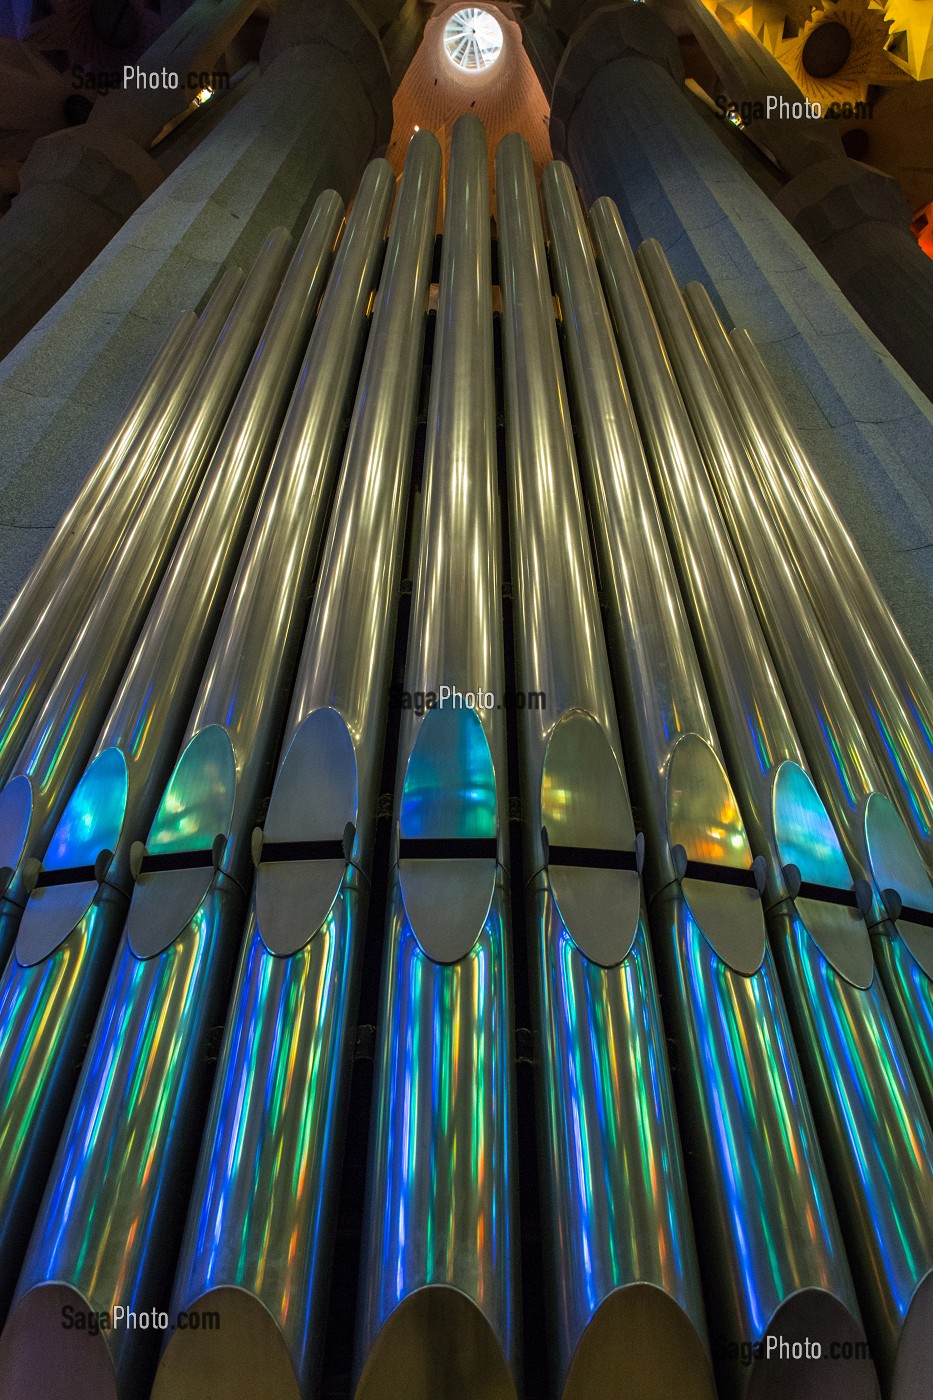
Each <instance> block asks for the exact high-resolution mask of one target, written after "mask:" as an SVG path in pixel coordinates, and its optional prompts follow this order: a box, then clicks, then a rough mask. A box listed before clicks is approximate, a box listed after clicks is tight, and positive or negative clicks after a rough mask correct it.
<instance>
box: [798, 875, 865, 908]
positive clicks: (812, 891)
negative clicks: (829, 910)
mask: <svg viewBox="0 0 933 1400" xmlns="http://www.w3.org/2000/svg"><path fill="white" fill-rule="evenodd" d="M794 898H795V899H818V900H820V901H822V903H823V904H843V905H845V906H846V908H848V909H857V908H858V900H857V899H856V897H855V890H839V889H836V887H835V886H834V885H815V884H812V883H811V882H810V881H809V880H801V882H800V889H799V890H798V891H797V893H796V894H795V895H794Z"/></svg>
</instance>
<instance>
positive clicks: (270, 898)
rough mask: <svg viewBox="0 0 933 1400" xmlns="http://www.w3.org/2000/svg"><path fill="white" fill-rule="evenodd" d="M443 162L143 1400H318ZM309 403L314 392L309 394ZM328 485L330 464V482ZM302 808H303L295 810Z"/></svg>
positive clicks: (323, 427)
mask: <svg viewBox="0 0 933 1400" xmlns="http://www.w3.org/2000/svg"><path fill="white" fill-rule="evenodd" d="M439 176H440V151H439V147H438V144H437V142H436V140H435V139H434V137H433V136H430V135H428V134H427V133H425V134H424V135H421V136H416V137H415V139H414V140H413V142H412V143H411V146H410V148H409V151H408V155H407V159H406V164H405V172H404V175H403V178H402V184H401V189H400V192H399V197H398V205H397V208H396V212H395V215H394V219H393V223H392V229H391V233H390V237H389V245H388V249H387V251H386V257H385V266H384V269H383V272H382V279H381V282H380V285H379V291H378V293H377V295H376V301H375V307H374V311H373V321H372V328H371V330H370V334H369V339H368V343H367V348H366V357H365V360H364V363H363V368H362V372H361V375H360V382H359V388H358V391H357V394H356V402H355V406H354V409H353V416H352V420H351V427H350V433H349V436H348V440H347V446H346V451H345V454H344V461H343V469H342V473H341V477H340V482H339V485H338V488H337V496H336V500H335V504H334V509H333V513H332V518H331V524H330V528H329V531H328V537H327V542H326V545H325V549H324V554H323V560H322V565H321V576H320V584H319V587H318V590H317V593H316V596H315V599H314V605H313V607H312V610H311V616H310V619H309V622H308V628H307V635H306V641H305V646H304V650H303V653H302V657H301V661H300V664H299V667H298V676H297V682H296V686H295V693H294V696H293V699H292V706H291V713H290V716H289V720H288V724H287V726H286V733H285V739H284V743H283V746H282V758H281V761H280V764H279V770H278V774H277V777H276V782H275V786H274V788H273V792H272V798H271V802H270V805H269V811H268V814H267V817H266V820H265V823H264V828H263V830H262V832H261V833H260V832H256V833H254V852H255V855H256V858H257V859H258V860H259V869H258V874H257V879H256V890H255V895H254V900H253V906H252V911H251V915H250V919H249V923H248V925H247V935H246V942H245V945H244V951H243V955H242V958H241V962H240V969H239V974H238V977H237V983H236V989H235V992H234V996H233V1002H232V1006H231V1012H230V1018H229V1030H228V1034H227V1036H226V1038H225V1041H224V1045H223V1049H222V1052H221V1058H220V1065H219V1068H218V1075H217V1081H216V1085H215V1091H214V1096H213V1099H212V1103H211V1110H210V1114H209V1119H208V1127H207V1132H206V1134H205V1138H204V1145H203V1149H202V1153H201V1159H200V1163H199V1169H198V1174H197V1178H196V1182H195V1187H194V1191H193V1195H192V1202H191V1208H190V1211H189V1215H188V1224H187V1229H186V1234H185V1239H184V1243H183V1246H182V1252H181V1260H180V1265H179V1270H178V1275H177V1279H176V1283H175V1294H174V1306H175V1307H177V1308H185V1309H191V1308H193V1307H195V1306H198V1307H205V1308H210V1309H217V1310H219V1313H220V1317H221V1322H222V1328H221V1330H220V1331H218V1332H217V1334H216V1335H215V1336H213V1337H208V1336H204V1335H201V1336H190V1337H189V1336H184V1335H182V1334H181V1333H179V1334H178V1335H177V1336H176V1337H175V1338H174V1339H173V1340H172V1342H171V1343H170V1345H169V1346H168V1347H167V1349H166V1352H165V1355H164V1357H163V1359H162V1362H161V1365H160V1368H159V1372H158V1376H157V1380H156V1387H155V1392H154V1393H155V1395H156V1396H157V1397H161V1396H164V1397H166V1400H176V1397H185V1396H190V1397H192V1400H196V1397H200V1396H201V1395H203V1393H204V1388H205V1386H207V1385H208V1384H213V1385H219V1386H220V1388H221V1389H222V1390H223V1393H224V1395H227V1396H233V1397H241V1396H242V1397H244V1400H246V1397H253V1396H255V1395H256V1394H258V1393H262V1394H263V1395H267V1396H270V1397H278V1396H296V1397H297V1396H298V1395H299V1394H302V1393H304V1394H307V1393H309V1392H310V1391H312V1390H313V1389H314V1387H315V1384H316V1377H317V1372H318V1368H319V1365H320V1360H321V1357H320V1338H321V1333H322V1330H323V1322H324V1310H325V1308H326V1302H327V1290H328V1284H329V1265H330V1260H331V1256H332V1251H333V1248H334V1232H335V1223H336V1222H335V1215H336V1208H337V1198H338V1190H339V1184H340V1165H341V1161H342V1155H343V1134H344V1124H345V1116H346V1108H347V1098H348V1094H349V1087H350V1085H349V1079H350V1068H351V1056H352V1050H351V1035H352V1032H353V1028H354V1025H355V1017H356V1000H357V987H358V981H359V974H360V956H361V951H362V941H363V934H364V928H365V919H366V909H367V899H368V891H369V875H370V869H371V865H372V856H373V843H374V839H375V813H376V807H377V797H378V781H379V777H380V774H381V761H382V745H383V735H384V729H385V716H386V699H385V697H386V694H387V691H388V683H389V674H390V663H391V657H392V652H393V640H394V632H395V617H396V609H397V604H398V592H399V577H400V571H401V562H402V549H403V543H404V538H403V537H404V524H405V519H406V512H407V505H408V495H409V473H410V465H411V450H412V441H413V436H414V429H415V409H416V404H417V393H418V385H419V376H420V367H421V346H422V338H423V334H424V323H425V313H426V309H427V292H428V279H429V274H430V267H431V253H432V247H433V233H434V224H435V218H436V207H437V195H438V184H439ZM393 190H394V179H393V176H392V172H391V170H390V168H389V167H388V166H387V165H386V164H385V163H384V162H382V161H378V162H374V163H373V164H372V165H371V166H369V167H368V169H367V172H366V174H365V175H364V177H363V183H362V185H361V188H360V191H359V192H358V194H357V197H356V200H355V202H354V206H353V213H352V215H351V219H350V223H349V225H348V229H347V238H346V242H345V243H344V245H343V248H342V250H341V257H340V260H339V261H338V265H337V268H336V269H335V273H334V279H333V281H332V283H331V287H330V289H329V292H328V296H327V298H326V299H325V305H324V307H323V308H322V312H321V317H322V320H323V319H326V320H327V322H328V324H329V325H330V328H331V338H330V339H329V341H328V344H329V345H330V347H331V351H332V358H331V357H330V356H329V357H328V359H327V361H324V360H322V361H321V364H320V370H321V373H322V378H328V379H329V380H330V382H329V385H325V384H324V383H321V382H318V383H317V384H315V386H314V389H313V391H312V392H313V398H312V400H311V408H312V413H313V419H312V420H311V421H313V422H314V423H315V424H316V425H317V426H316V429H315V430H316V432H317V433H319V434H320V436H321V439H322V441H323V443H325V444H326V445H327V450H328V452H329V454H330V455H332V456H336V451H337V450H339V445H340V442H339V436H337V434H336V432H335V429H336V428H337V426H338V425H339V421H340V416H341V415H340V413H339V410H338V412H337V413H336V414H335V413H334V403H335V398H336V399H337V400H338V402H339V401H345V399H346V395H347V392H348V389H351V388H352V387H353V383H352V378H351V373H352V370H353V368H355V365H356V359H357V351H358V348H359V337H360V331H361V329H362V328H363V324H364V318H365V314H366V309H367V303H368V301H369V297H370V292H371V289H372V287H373V284H374V282H375V280H376V277H377V275H378V272H379V267H380V262H381V257H382V246H383V234H384V231H385V226H386V222H387V218H388V214H389V210H390V208H391V203H392V193H393ZM309 389H310V384H309ZM335 465H336V462H335ZM309 791H310V792H313V793H314V797H315V800H314V802H313V803H309V802H308V793H309Z"/></svg>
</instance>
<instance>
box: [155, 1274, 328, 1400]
mask: <svg viewBox="0 0 933 1400" xmlns="http://www.w3.org/2000/svg"><path fill="white" fill-rule="evenodd" d="M184 1317H185V1322H186V1325H185V1327H181V1326H180V1325H178V1323H176V1326H175V1330H174V1331H173V1332H172V1335H171V1338H170V1339H169V1341H168V1344H167V1345H166V1347H165V1350H164V1351H163V1353H162V1359H161V1361H160V1362H159V1369H158V1371H157V1372H156V1378H155V1384H154V1385H153V1388H152V1396H151V1400H204V1396H206V1395H222V1396H223V1397H224V1400H256V1396H257V1395H262V1396H267V1397H268V1400H301V1385H300V1384H299V1380H298V1376H297V1374H296V1372H295V1367H294V1365H293V1362H292V1358H291V1355H290V1353H289V1350H288V1346H287V1344H286V1341H285V1338H284V1336H283V1335H282V1329H281V1328H280V1327H279V1325H278V1323H277V1322H276V1320H275V1318H274V1317H273V1316H272V1314H271V1313H270V1312H269V1310H268V1308H267V1307H266V1306H265V1304H264V1303H263V1302H262V1301H261V1300H260V1299H259V1298H258V1297H257V1296H256V1294H255V1293H251V1292H250V1291H249V1290H248V1289H245V1288H236V1287H230V1286H227V1287H223V1288H212V1289H209V1290H208V1291H207V1292H206V1293H202V1294H201V1295H200V1297H198V1298H197V1299H196V1300H195V1301H194V1302H191V1303H188V1304H187V1306H186V1308H185V1311H184ZM195 1320H197V1326H193V1325H192V1324H193V1323H194V1321H195ZM179 1321H180V1319H179Z"/></svg>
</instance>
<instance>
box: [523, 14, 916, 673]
mask: <svg viewBox="0 0 933 1400" xmlns="http://www.w3.org/2000/svg"><path fill="white" fill-rule="evenodd" d="M551 142H552V145H553V148H554V151H555V154H559V155H561V156H562V157H563V158H564V159H566V160H568V161H569V162H570V165H571V167H572V168H573V170H574V173H575V176H576V179H577V182H578V184H579V185H580V186H581V188H582V191H583V195H584V197H585V199H586V201H587V203H591V202H592V201H593V200H595V199H596V198H598V197H599V196H600V195H604V194H605V195H610V196H611V197H612V198H613V199H615V200H616V202H617V204H618V206H619V209H620V212H621V214H622V217H623V219H624V221H625V223H626V226H627V229H628V232H629V236H630V238H631V239H632V241H633V243H634V244H636V245H637V244H638V243H640V242H641V241H642V240H643V239H645V238H648V237H654V238H657V239H658V240H659V241H660V242H661V244H662V245H663V247H664V249H665V251H666V253H667V255H668V258H669V259H670V261H671V264H672V266H673V269H674V272H675V275H676V276H677V278H678V280H679V281H680V282H681V284H683V283H685V282H688V281H691V280H693V279H696V280H698V281H701V282H703V283H704V284H705V285H706V286H707V288H708V289H709V291H710V293H711V295H712V296H713V298H714V300H715V302H716V304H717V306H718V308H719V310H720V312H721V314H722V316H723V318H724V320H725V321H726V322H727V324H728V325H729V326H732V325H735V324H738V325H741V326H745V327H747V328H748V330H749V331H750V333H751V335H752V336H753V337H754V339H755V341H756V342H757V344H758V345H759V348H760V349H761V351H762V353H763V355H764V356H765V358H766V360H767V361H768V364H769V366H770V368H771V370H772V373H773V374H774V375H775V376H776V378H777V380H778V382H779V384H780V386H781V388H782V389H783V391H784V393H785V396H786V397H787V399H788V401H789V404H790V410H791V413H792V415H793V418H794V422H795V425H796V426H797V428H798V429H799V430H800V432H801V434H802V435H803V437H804V439H805V441H806V443H807V446H808V449H809V450H810V451H811V453H812V454H813V458H814V461H815V462H816V464H817V466H818V468H819V469H820V470H821V472H822V475H823V479H824V480H825V482H826V485H827V488H828V489H829V490H830V491H831V493H832V495H833V497H834V499H835V501H836V503H837V505H838V507H839V508H840V510H841V512H842V514H843V516H844V518H845V519H846V522H847V524H848V525H849V527H850V529H851V530H852V532H853V534H854V536H855V537H856V539H857V541H858V543H859V544H860V546H861V547H862V549H863V551H864V553H865V556H866V559H867V561H868V563H869V566H870V567H871V568H872V569H873V570H874V572H875V575H876V577H877V578H878V580H879V583H880V584H881V586H882V588H883V589H884V591H885V593H886V596H887V597H888V600H889V602H890V604H891V607H892V611H893V612H894V615H895V616H896V618H897V620H898V622H899V623H900V625H901V627H902V628H903V630H904V632H905V634H906V635H907V637H908V639H909V641H910V643H911V645H912V646H913V648H914V651H915V654H916V655H917V658H918V661H919V662H920V664H921V665H922V666H926V667H927V668H928V669H930V670H933V609H931V602H933V474H931V472H930V470H929V463H930V461H931V460H933V405H931V404H930V402H929V400H928V399H926V398H924V396H923V395H922V394H921V393H920V392H919V390H918V389H917V388H916V386H915V385H914V383H913V382H912V381H911V380H910V379H908V377H907V375H906V374H905V373H904V372H903V370H902V369H901V368H900V366H899V365H898V364H896V363H895V361H894V360H893V359H892V358H891V356H890V354H889V353H888V352H887V351H886V350H885V349H884V347H883V346H882V345H881V344H880V343H879V341H878V340H877V339H875V338H874V336H873V335H872V334H871V333H870V331H869V330H868V329H867V327H866V326H865V325H864V323H863V322H862V321H861V319H860V318H859V316H858V315H857V314H856V313H855V311H853V309H852V307H851V306H850V305H849V303H848V302H847V301H846V299H845V298H844V297H843V295H842V293H841V292H840V290H839V288H838V287H837V286H836V284H835V283H834V282H833V281H832V279H831V278H830V276H829V275H828V273H827V272H826V271H825V270H824V268H823V267H822V266H821V265H820V263H818V262H817V260H816V258H815V256H814V255H813V253H811V251H810V249H809V248H808V247H807V246H806V244H805V243H804V242H803V239H802V238H801V237H800V236H799V235H798V234H797V233H796V232H795V230H794V229H793V228H792V227H791V226H790V225H789V223H788V222H787V220H786V219H785V218H784V216H783V215H782V214H781V213H780V212H779V211H778V210H777V209H776V208H775V207H774V205H773V204H772V203H771V201H770V200H769V199H768V198H767V196H766V195H765V194H763V192H762V191H761V190H760V189H759V188H758V187H757V185H755V184H754V182H753V181H752V180H751V179H750V178H749V177H748V176H747V175H746V174H745V172H744V171H743V170H742V168H741V166H740V165H739V164H738V162H737V161H735V160H733V159H732V158H731V157H730V155H729V152H728V151H727V150H726V149H725V147H724V146H723V145H722V143H721V142H719V141H718V140H717V139H716V137H715V135H713V134H712V133H711V132H710V131H709V130H708V129H707V127H706V125H705V123H704V122H703V120H702V118H700V117H699V116H698V115H697V113H696V112H695V111H694V110H693V109H692V107H691V105H690V103H689V102H688V101H687V98H686V95H685V92H684V89H683V87H682V68H681V66H680V60H679V55H678V51H677V45H676V41H675V39H674V36H673V35H672V33H671V31H670V30H669V29H667V28H666V26H665V25H664V24H663V22H662V21H661V20H660V19H659V18H658V16H657V15H656V14H654V13H652V11H651V10H649V9H647V8H646V7H645V6H644V5H642V4H633V5H626V6H622V7H618V8H614V9H604V10H600V11H597V12H596V13H595V14H593V15H591V16H590V18H589V19H588V20H585V21H584V22H583V23H582V25H581V26H580V27H579V28H578V29H577V30H576V31H575V33H574V35H573V37H572V39H571V41H570V43H569V44H568V47H567V50H566V52H565V54H564V58H563V60H562V62H561V67H560V69H559V70H558V73H557V77H556V81H555V86H554V96H553V104H552V111H551ZM814 168H818V167H814ZM800 178H801V179H803V178H804V177H803V176H801V177H800ZM789 189H791V186H787V188H786V189H785V196H786V194H787V190H789ZM804 207H806V208H808V209H812V208H813V207H814V206H813V204H812V203H808V202H807V201H806V200H805V199H804V200H802V201H801V208H802V209H803V208H804ZM791 212H792V213H793V212H794V211H793V210H792V211H791ZM797 217H802V215H798V216H797ZM875 222H879V221H877V220H875ZM879 226H880V223H879ZM918 256H921V255H919V253H918ZM886 257H890V255H889V254H885V253H884V252H882V251H879V256H878V259H877V260H876V263H875V264H873V266H876V267H877V274H876V275H877V276H878V277H879V278H881V277H883V276H890V277H891V279H892V281H893V280H895V278H896V274H895V273H894V272H893V266H894V263H893V260H891V261H887V262H886V261H885V258H886Z"/></svg>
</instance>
